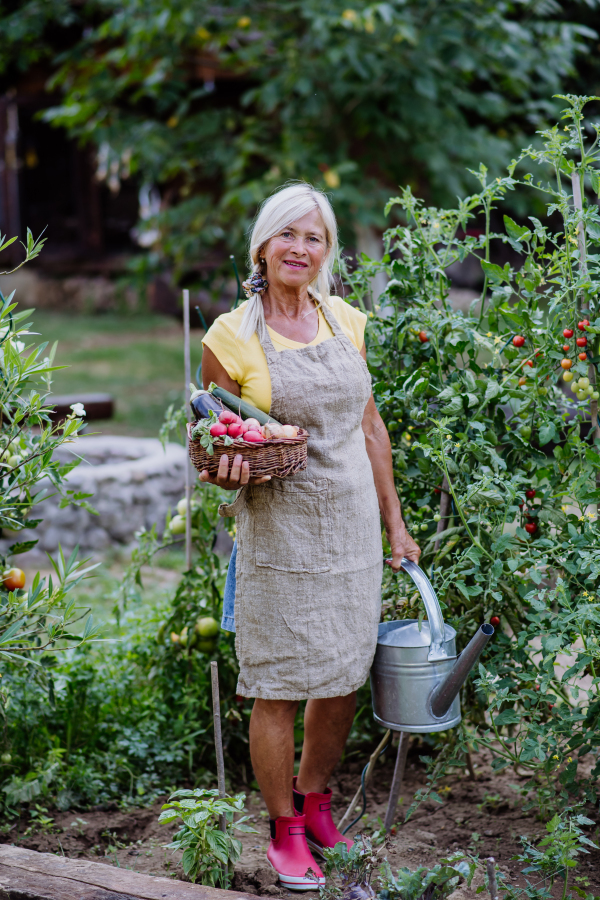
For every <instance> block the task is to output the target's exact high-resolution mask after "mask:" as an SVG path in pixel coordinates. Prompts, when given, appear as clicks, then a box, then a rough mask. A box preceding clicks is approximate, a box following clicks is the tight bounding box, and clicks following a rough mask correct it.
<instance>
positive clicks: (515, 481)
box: [348, 96, 600, 809]
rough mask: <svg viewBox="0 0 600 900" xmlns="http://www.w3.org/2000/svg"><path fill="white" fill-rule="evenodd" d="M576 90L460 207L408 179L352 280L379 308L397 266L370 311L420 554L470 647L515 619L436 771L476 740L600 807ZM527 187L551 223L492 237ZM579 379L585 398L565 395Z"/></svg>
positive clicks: (594, 471)
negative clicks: (474, 266)
mask: <svg viewBox="0 0 600 900" xmlns="http://www.w3.org/2000/svg"><path fill="white" fill-rule="evenodd" d="M562 99H563V100H565V101H566V104H567V105H566V109H565V110H564V112H563V119H562V121H563V122H566V124H565V125H564V126H563V127H562V128H561V129H559V127H558V126H555V127H554V128H550V129H548V130H546V131H544V132H542V147H541V149H533V148H531V147H528V148H526V149H525V150H523V152H522V153H521V154H520V156H519V157H518V159H516V160H513V161H512V163H511V165H510V166H509V168H508V174H507V175H506V176H504V177H503V178H495V179H489V178H488V175H487V171H486V168H485V166H483V165H481V166H480V168H479V170H478V171H476V172H473V173H472V174H473V175H474V177H475V178H476V179H477V180H478V181H479V186H480V189H479V191H478V192H477V193H475V194H473V195H471V196H469V197H466V198H464V199H461V200H460V201H459V204H458V206H457V207H456V208H455V209H437V208H434V207H426V206H425V205H424V204H423V202H422V201H420V200H418V199H416V198H415V197H414V196H413V194H412V191H411V189H410V188H405V189H404V190H403V192H402V194H401V195H400V196H399V197H396V198H394V199H393V200H391V201H390V202H389V204H388V207H387V208H388V209H390V208H391V207H392V206H394V205H396V206H399V207H400V208H401V210H402V211H403V212H404V214H405V216H406V221H407V224H406V225H403V226H399V227H396V228H392V229H390V230H389V231H387V232H386V235H385V256H384V258H383V261H382V262H381V263H379V262H375V261H372V260H368V259H366V258H364V259H363V262H362V264H361V266H360V267H359V268H358V270H357V271H356V272H354V273H353V274H350V275H349V276H348V277H349V279H350V281H351V284H352V289H353V290H352V294H351V295H350V297H349V298H348V299H350V300H355V301H357V302H358V303H360V304H361V305H362V306H363V308H365V309H367V310H368V303H369V286H370V282H371V279H372V277H373V276H374V275H375V274H377V273H378V272H384V273H385V275H386V276H387V279H388V281H387V287H386V289H385V291H384V293H383V294H382V296H381V297H379V300H378V302H377V305H376V306H375V308H374V309H372V310H370V311H369V324H368V333H367V347H368V362H369V366H370V369H371V372H372V373H373V376H374V379H375V382H376V383H375V386H374V391H375V396H376V400H377V404H378V407H379V410H380V412H381V413H382V416H383V418H384V420H385V422H386V425H387V428H388V430H389V433H390V437H391V439H392V445H393V458H394V471H395V477H396V483H397V486H398V492H399V494H400V496H401V497H402V498H403V501H404V514H405V517H406V519H407V521H408V524H409V527H410V528H411V529H412V531H413V533H416V531H417V530H418V531H419V532H420V534H419V537H420V539H421V543H422V547H423V551H424V552H423V556H422V557H421V565H422V566H424V567H425V568H427V569H429V570H430V571H431V578H432V580H433V581H434V584H435V587H436V590H437V592H438V594H439V596H440V598H441V601H442V603H443V605H444V608H445V609H446V610H447V612H446V615H447V617H448V619H449V621H450V622H451V624H452V625H454V627H455V628H456V629H457V631H458V640H459V643H460V644H461V645H464V643H466V641H467V640H468V639H469V638H470V637H471V635H472V634H473V633H474V631H475V630H476V629H477V628H478V627H479V625H480V624H481V622H483V621H485V620H487V621H489V619H490V617H491V616H493V615H497V616H498V617H499V619H500V621H501V626H500V628H499V630H498V633H497V635H496V637H495V638H494V640H493V641H492V642H491V644H490V646H489V648H488V650H487V652H486V655H485V657H484V659H485V662H484V663H482V665H480V669H479V671H480V677H479V679H478V680H477V681H476V682H475V684H474V685H473V684H471V685H470V686H468V687H467V689H466V690H465V692H464V693H465V698H464V699H465V702H464V704H463V705H464V707H465V714H466V715H465V718H466V722H467V724H468V728H467V730H466V731H465V730H463V731H459V732H458V733H455V734H454V736H453V738H452V741H454V743H452V741H451V742H445V747H444V750H443V752H442V755H441V756H439V757H438V759H437V761H436V772H435V777H434V779H433V781H435V778H436V777H437V776H438V775H440V774H441V773H442V771H444V767H446V766H447V765H449V764H450V763H451V762H452V763H453V764H458V763H459V761H460V759H461V758H462V759H464V755H465V753H466V752H467V749H468V744H467V741H468V742H470V743H471V744H472V746H473V747H474V748H476V749H477V748H480V747H487V748H488V749H489V750H491V751H492V754H493V756H494V761H493V765H494V768H495V769H496V770H499V769H501V768H503V767H505V766H509V765H514V766H515V767H519V768H520V769H521V770H525V771H527V772H529V773H530V774H531V776H532V777H531V780H530V782H529V783H528V785H527V788H528V789H534V790H535V791H536V792H537V797H536V799H535V800H534V801H533V802H534V803H539V802H541V803H542V808H544V809H550V808H555V807H556V805H557V804H558V805H561V804H562V805H565V804H567V803H568V802H569V797H570V796H571V795H573V794H578V793H579V794H582V796H585V797H586V798H587V799H589V800H590V801H593V800H594V799H595V798H596V796H597V777H598V774H599V773H600V762H599V761H598V748H599V747H600V738H599V737H598V724H599V719H598V716H599V715H600V690H599V687H600V680H599V678H598V674H599V673H598V665H599V661H600V646H599V644H598V622H599V615H600V606H599V597H598V593H597V592H598V587H599V579H600V529H599V523H598V502H599V501H600V424H599V423H598V400H597V398H598V393H597V392H596V393H594V391H595V390H596V380H597V376H596V370H597V366H598V363H599V362H600V356H599V355H598V337H597V336H598V335H599V334H600V309H599V297H598V294H599V291H600V267H599V262H600V256H599V254H598V246H599V245H600V215H599V213H598V206H597V204H596V202H595V201H594V200H589V201H588V200H587V199H586V196H585V193H586V191H588V190H590V189H591V191H592V192H593V193H594V194H596V193H597V192H598V188H599V185H600V169H599V168H598V159H599V156H600V151H599V149H598V128H599V126H597V125H596V126H586V125H585V122H584V118H583V108H584V106H585V104H586V102H587V101H588V98H585V97H583V98H578V97H572V96H569V97H564V98H562ZM590 132H592V133H594V132H595V135H596V139H595V140H594V141H593V142H591V141H589V140H588V134H589V133H590ZM528 166H529V167H531V166H535V167H539V170H540V174H539V176H535V177H534V175H533V174H532V173H531V172H530V171H524V169H527V167H528ZM517 172H523V174H522V175H521V176H520V177H518V176H517ZM547 179H550V180H547ZM580 185H581V186H582V187H583V189H584V190H583V194H584V196H583V197H582V196H581V192H580ZM516 189H519V190H521V191H524V190H528V191H530V192H533V193H534V196H535V197H542V198H544V199H545V200H546V201H547V204H548V209H547V213H548V217H547V220H546V223H545V224H544V223H542V221H540V220H539V219H538V218H536V217H533V216H530V217H529V218H528V219H527V220H526V223H524V224H521V225H519V224H517V223H516V222H514V221H513V220H512V219H511V218H510V217H508V216H505V217H504V223H505V228H506V230H505V231H502V232H500V233H498V232H494V231H492V228H491V225H492V222H493V221H494V218H495V217H496V216H497V213H496V209H497V208H498V206H499V204H500V203H501V202H503V201H505V199H506V196H507V194H508V192H511V191H514V190H516ZM582 201H583V204H582ZM479 223H481V231H480V232H475V233H474V226H477V225H478V224H479ZM469 257H475V258H476V259H477V260H480V262H481V268H482V281H483V287H482V292H481V297H480V298H479V299H478V300H476V301H475V302H474V303H473V304H471V309H470V311H469V313H467V314H463V313H462V312H461V311H457V310H454V309H453V306H452V300H451V297H450V288H451V284H452V280H451V274H450V271H449V270H450V268H451V266H453V265H454V264H455V263H457V262H461V261H463V260H465V259H467V258H469ZM494 259H498V260H499V261H498V262H494ZM584 320H585V321H588V325H587V326H586V325H584V324H583V322H584ZM590 320H591V324H589V322H590ZM579 323H582V324H581V325H579ZM565 329H567V332H566V333H567V334H569V329H570V330H571V332H572V335H571V336H569V337H565V336H563V331H564V330H565ZM576 338H580V344H581V343H585V344H586V347H585V348H582V347H581V346H580V345H578V346H576V345H575V340H576ZM563 344H565V346H566V345H568V346H567V349H566V351H565V350H563V348H562V345H563ZM579 353H582V354H584V356H585V354H587V358H584V359H583V360H582V359H580V358H579V357H578V354H579ZM566 359H568V360H569V362H565V363H564V367H563V362H562V361H563V360H566ZM568 366H570V368H566V367H568ZM572 373H575V376H576V378H577V381H578V382H579V385H580V390H579V392H578V394H577V400H575V398H573V399H572V400H570V399H567V397H566V396H565V393H564V392H563V391H566V389H567V386H568V385H567V382H569V378H570V377H571V375H572ZM582 380H583V381H582ZM572 383H574V382H569V384H572ZM587 385H589V386H590V389H589V390H588V387H587ZM438 510H439V511H438ZM384 577H385V584H384V599H385V604H386V609H387V615H388V617H389V616H393V615H396V616H400V617H415V616H416V615H418V614H422V610H421V609H420V606H419V604H418V603H416V602H415V599H414V597H411V593H412V592H411V591H410V590H409V589H408V587H407V586H406V584H405V583H403V581H402V580H401V579H396V578H395V577H394V576H393V575H392V574H391V573H390V572H389V571H388V572H387V573H386V575H385V576H384ZM565 656H567V657H569V659H568V662H567V663H566V664H565V665H564V666H563V669H564V670H565V671H563V670H561V665H560V660H561V659H563V660H564V657H565ZM559 657H560V658H559ZM583 675H586V676H587V677H586V680H585V681H582V676H583ZM433 781H432V782H431V783H430V785H429V787H428V789H427V792H426V793H428V794H429V793H430V792H431V791H432V788H433ZM557 792H558V793H557ZM420 796H421V797H422V796H423V794H421V795H420Z"/></svg>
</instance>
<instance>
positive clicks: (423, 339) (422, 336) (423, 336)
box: [419, 331, 429, 344]
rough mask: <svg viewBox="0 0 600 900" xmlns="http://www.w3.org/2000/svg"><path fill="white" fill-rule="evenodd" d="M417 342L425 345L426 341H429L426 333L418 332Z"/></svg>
mask: <svg viewBox="0 0 600 900" xmlns="http://www.w3.org/2000/svg"><path fill="white" fill-rule="evenodd" d="M419 340H420V341H421V343H422V344H426V343H427V341H428V340H429V338H428V337H427V332H426V331H420V332H419Z"/></svg>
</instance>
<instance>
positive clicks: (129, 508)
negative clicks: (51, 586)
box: [0, 435, 187, 554]
mask: <svg viewBox="0 0 600 900" xmlns="http://www.w3.org/2000/svg"><path fill="white" fill-rule="evenodd" d="M73 453H76V454H77V455H79V456H81V457H82V458H83V461H82V462H81V463H80V464H79V465H78V466H77V468H76V469H74V470H73V471H72V472H71V473H70V474H69V476H68V489H69V490H74V491H84V492H85V493H86V494H93V496H92V497H90V499H89V501H88V502H89V503H91V505H92V506H93V507H94V508H95V509H96V510H97V511H98V513H99V515H97V516H96V515H92V514H91V513H89V512H87V511H86V510H84V509H80V508H77V507H74V506H67V507H66V508H65V509H59V502H60V498H59V497H58V496H55V497H49V498H48V499H47V500H43V501H42V502H41V503H40V504H38V505H37V506H35V507H34V509H33V511H32V518H36V519H43V520H44V521H43V522H42V523H41V525H39V526H38V528H36V529H31V530H30V531H28V530H25V531H21V532H19V533H18V534H17V533H12V534H11V533H10V532H5V539H3V540H2V541H1V542H0V545H1V547H2V549H3V550H6V548H7V547H8V546H9V544H11V543H13V542H14V541H15V540H18V541H27V540H35V539H36V538H37V539H38V544H37V547H36V551H37V552H38V553H39V552H40V551H43V552H49V553H54V552H55V551H56V549H57V548H58V545H59V543H60V544H61V546H62V548H63V550H64V551H65V552H67V551H69V552H70V551H71V550H72V549H73V547H75V545H76V544H79V547H80V550H81V552H82V553H84V554H86V553H94V552H98V551H102V550H106V549H107V548H108V547H109V546H114V545H127V544H130V543H131V542H132V541H134V536H135V532H136V531H138V529H140V528H141V527H142V526H145V527H146V528H151V527H152V525H154V524H155V523H156V524H157V526H158V531H159V533H162V530H163V526H164V521H165V515H166V513H167V510H168V509H169V508H171V509H174V507H175V505H176V504H177V501H178V500H180V499H181V497H182V496H183V494H184V484H185V464H186V456H187V454H186V451H185V449H184V447H182V446H181V445H180V444H167V447H166V450H165V449H163V446H162V444H161V443H160V441H159V440H157V439H155V438H130V437H117V436H111V435H106V436H100V437H93V436H91V437H86V436H85V435H83V436H81V437H80V438H79V439H78V440H77V441H76V442H75V443H74V444H70V445H66V446H65V447H62V448H61V450H60V457H61V458H62V459H68V458H72V456H71V455H72V454H73ZM40 488H46V489H47V490H48V492H49V493H51V490H52V486H51V485H50V484H48V483H44V482H41V484H40Z"/></svg>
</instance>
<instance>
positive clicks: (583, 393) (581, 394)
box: [577, 391, 588, 400]
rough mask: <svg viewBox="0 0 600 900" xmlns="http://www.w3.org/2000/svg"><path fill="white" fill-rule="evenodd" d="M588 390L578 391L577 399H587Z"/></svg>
mask: <svg viewBox="0 0 600 900" xmlns="http://www.w3.org/2000/svg"><path fill="white" fill-rule="evenodd" d="M587 395H588V393H587V391H577V399H578V400H587Z"/></svg>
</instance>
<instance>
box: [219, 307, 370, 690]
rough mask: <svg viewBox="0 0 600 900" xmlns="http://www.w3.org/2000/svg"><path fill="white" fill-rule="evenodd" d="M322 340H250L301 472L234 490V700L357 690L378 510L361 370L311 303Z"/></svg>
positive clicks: (366, 638) (229, 511)
mask: <svg viewBox="0 0 600 900" xmlns="http://www.w3.org/2000/svg"><path fill="white" fill-rule="evenodd" d="M323 314H324V315H325V318H326V320H327V322H328V323H329V325H330V327H331V330H332V331H333V335H334V336H333V337H332V338H329V339H328V340H325V341H323V342H322V343H320V344H317V345H316V346H309V347H303V348H301V349H298V350H283V351H279V352H278V351H277V350H275V348H274V347H273V344H272V342H271V338H270V337H269V333H268V331H267V328H266V327H265V326H264V325H263V326H262V327H261V328H260V330H259V338H260V342H261V345H262V347H263V350H264V352H265V355H266V358H267V363H268V366H269V373H270V376H271V410H270V414H271V415H272V416H273V417H274V418H275V419H277V420H278V421H280V422H283V423H290V424H293V425H301V426H302V427H303V428H306V429H307V430H308V432H309V435H310V436H309V439H308V466H307V468H306V469H305V470H304V471H303V472H299V473H298V474H297V475H293V476H289V477H288V478H283V479H273V480H272V481H270V482H267V483H266V484H262V485H254V486H249V487H247V488H244V489H242V491H241V492H240V495H239V496H238V498H237V499H236V500H235V502H234V503H233V504H231V505H228V506H226V505H224V506H223V507H222V508H221V513H222V515H235V516H236V521H237V541H238V551H237V566H236V595H235V624H236V642H235V646H236V651H237V656H238V661H239V665H240V676H239V681H238V687H237V691H238V693H239V694H242V695H243V696H245V697H261V698H263V699H266V700H302V699H307V698H322V697H340V696H344V695H346V694H349V693H350V692H351V691H354V690H356V689H357V688H358V687H360V686H361V685H362V684H364V682H365V680H366V678H367V675H368V673H369V669H370V667H371V663H372V661H373V655H374V653H375V645H376V641H377V625H378V623H379V619H380V614H381V572H382V562H383V561H382V547H381V526H380V521H379V507H378V502H377V494H376V491H375V484H374V480H373V471H372V469H371V463H370V461H369V457H368V456H367V451H366V447H365V438H364V434H363V431H362V428H361V422H362V418H363V413H364V410H365V406H366V404H367V401H368V399H369V397H370V394H371V379H370V376H369V372H368V369H367V366H366V364H365V362H364V360H363V358H362V357H361V355H360V353H359V352H358V350H357V349H356V347H355V346H354V345H353V344H352V343H351V341H350V340H349V339H348V338H347V337H346V335H345V334H344V332H343V331H342V329H341V328H340V326H339V324H338V322H337V320H336V318H335V316H334V315H333V313H332V312H330V310H329V309H328V308H327V307H326V306H325V305H323Z"/></svg>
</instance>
